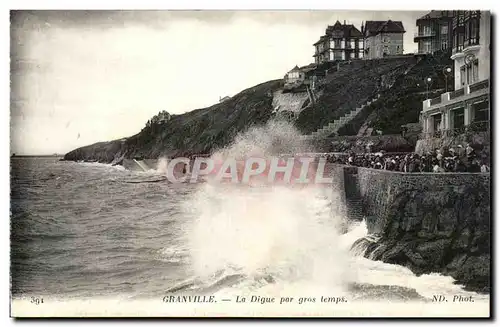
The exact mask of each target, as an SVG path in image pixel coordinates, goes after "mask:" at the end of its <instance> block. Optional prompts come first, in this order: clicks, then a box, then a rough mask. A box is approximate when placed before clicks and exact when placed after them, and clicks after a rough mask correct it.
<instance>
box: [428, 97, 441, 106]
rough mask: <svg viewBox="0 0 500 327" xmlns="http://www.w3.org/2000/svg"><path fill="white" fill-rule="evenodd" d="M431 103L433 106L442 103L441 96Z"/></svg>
mask: <svg viewBox="0 0 500 327" xmlns="http://www.w3.org/2000/svg"><path fill="white" fill-rule="evenodd" d="M429 103H430V104H431V106H433V105H436V104H439V103H441V96H438V97H435V98H434V99H431V101H429Z"/></svg>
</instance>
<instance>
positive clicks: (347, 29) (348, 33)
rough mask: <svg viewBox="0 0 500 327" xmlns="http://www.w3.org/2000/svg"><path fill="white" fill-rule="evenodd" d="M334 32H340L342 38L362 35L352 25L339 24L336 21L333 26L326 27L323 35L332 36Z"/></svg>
mask: <svg viewBox="0 0 500 327" xmlns="http://www.w3.org/2000/svg"><path fill="white" fill-rule="evenodd" d="M334 31H341V32H342V33H343V36H344V37H353V36H354V37H356V36H362V35H363V34H361V32H360V31H359V30H358V29H357V28H356V27H355V26H354V25H353V24H341V23H340V22H339V21H338V20H337V21H336V22H335V24H334V25H333V26H332V25H328V27H327V28H326V30H325V34H326V35H332V34H333V32H334Z"/></svg>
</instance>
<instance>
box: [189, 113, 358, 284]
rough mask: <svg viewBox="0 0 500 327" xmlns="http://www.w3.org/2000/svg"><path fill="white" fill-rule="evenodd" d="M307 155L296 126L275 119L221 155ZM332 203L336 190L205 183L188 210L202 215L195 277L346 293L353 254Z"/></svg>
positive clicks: (194, 233) (194, 236)
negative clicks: (233, 277) (342, 242)
mask: <svg viewBox="0 0 500 327" xmlns="http://www.w3.org/2000/svg"><path fill="white" fill-rule="evenodd" d="M305 150H306V148H305V144H304V142H303V140H302V139H301V138H300V133H299V132H298V131H297V130H296V129H295V128H294V127H293V126H292V125H290V124H289V123H286V122H279V121H278V122H277V121H271V122H270V123H269V124H267V125H266V126H264V127H257V128H252V129H250V130H249V131H247V132H246V133H243V134H240V135H238V136H237V137H236V139H235V141H234V142H233V143H232V144H231V145H230V146H229V147H227V148H225V149H223V150H221V151H219V152H218V153H216V154H214V157H217V158H228V157H231V158H237V159H241V158H244V157H245V156H247V155H254V156H255V155H257V156H258V155H262V156H272V155H279V154H281V153H294V152H305ZM332 200H334V198H333V197H332V189H331V188H328V189H326V190H325V189H323V188H321V187H315V188H304V189H293V188H289V187H286V186H276V185H275V186H272V185H271V186H266V187H258V188H251V187H245V186H235V185H227V184H210V183H207V184H203V185H200V187H199V189H198V190H197V192H195V193H194V195H193V197H192V198H191V199H190V201H189V202H188V206H186V210H189V211H191V214H193V216H194V217H195V218H194V220H193V222H192V224H191V226H189V228H187V230H188V235H187V237H188V243H189V249H190V256H191V260H190V261H191V268H192V270H193V272H194V274H195V275H196V276H198V277H200V278H202V279H211V278H213V276H215V275H219V276H220V274H221V272H224V273H223V275H227V274H243V275H244V276H247V277H248V278H249V279H250V280H254V281H255V280H258V281H262V280H264V281H266V282H272V283H274V282H276V281H278V280H282V281H287V282H301V283H302V282H306V283H308V284H310V285H314V287H317V288H322V289H324V288H331V289H342V288H344V287H345V286H346V285H347V282H348V275H349V271H348V269H346V267H347V260H348V250H346V249H344V248H341V247H339V246H338V243H339V236H340V232H339V226H340V225H341V224H340V223H341V221H342V218H341V217H340V216H339V215H337V214H336V213H334V212H333V211H332V209H331V208H332V206H331V201H332ZM261 277H262V278H261Z"/></svg>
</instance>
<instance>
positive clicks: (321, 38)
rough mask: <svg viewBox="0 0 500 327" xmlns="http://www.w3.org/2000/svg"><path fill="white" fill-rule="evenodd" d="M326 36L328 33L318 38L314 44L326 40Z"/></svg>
mask: <svg viewBox="0 0 500 327" xmlns="http://www.w3.org/2000/svg"><path fill="white" fill-rule="evenodd" d="M325 38H326V35H323V36H321V37H320V38H319V40H318V41H316V43H314V44H313V45H316V44H318V43H321V42H323V41H324V40H325Z"/></svg>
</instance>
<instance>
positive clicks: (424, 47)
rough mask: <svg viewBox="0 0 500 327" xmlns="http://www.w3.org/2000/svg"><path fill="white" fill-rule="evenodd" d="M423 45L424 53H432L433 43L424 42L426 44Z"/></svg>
mask: <svg viewBox="0 0 500 327" xmlns="http://www.w3.org/2000/svg"><path fill="white" fill-rule="evenodd" d="M422 45H423V49H424V52H425V53H429V52H431V50H432V48H431V46H432V45H431V41H424V42H423V43H422Z"/></svg>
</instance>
